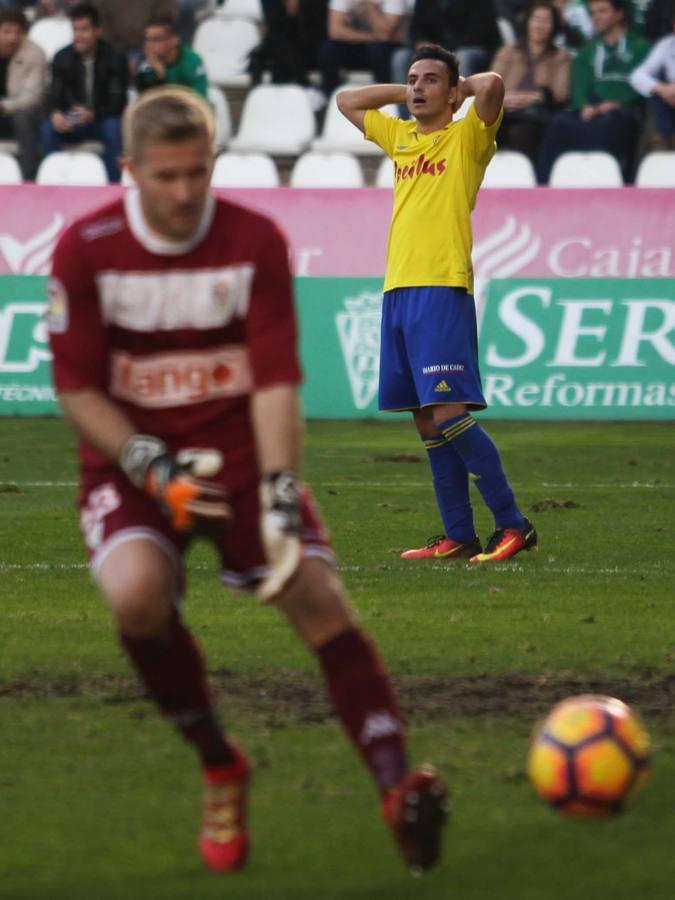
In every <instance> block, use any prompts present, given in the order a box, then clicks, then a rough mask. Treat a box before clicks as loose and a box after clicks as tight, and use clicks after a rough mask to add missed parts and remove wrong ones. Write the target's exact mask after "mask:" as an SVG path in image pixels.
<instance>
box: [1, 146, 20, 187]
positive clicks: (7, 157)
mask: <svg viewBox="0 0 675 900" xmlns="http://www.w3.org/2000/svg"><path fill="white" fill-rule="evenodd" d="M22 180H23V179H22V178H21V169H20V168H19V164H18V162H17V161H16V159H15V158H14V157H13V156H12V154H11V153H0V184H21V182H22Z"/></svg>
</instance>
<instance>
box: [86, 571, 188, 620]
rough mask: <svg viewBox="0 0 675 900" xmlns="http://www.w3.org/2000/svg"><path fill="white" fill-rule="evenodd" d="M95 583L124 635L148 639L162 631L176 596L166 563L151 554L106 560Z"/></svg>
mask: <svg viewBox="0 0 675 900" xmlns="http://www.w3.org/2000/svg"><path fill="white" fill-rule="evenodd" d="M97 580H98V583H99V586H100V588H101V590H102V592H103V595H104V597H105V599H106V601H107V603H108V605H109V607H110V609H111V610H112V613H113V615H114V617H115V620H116V622H117V625H118V627H119V628H120V629H121V630H122V631H123V632H124V633H125V634H129V635H132V636H135V637H149V636H152V635H154V634H158V633H160V632H161V631H162V630H164V628H165V627H166V625H167V623H168V621H169V617H170V614H171V608H172V605H173V604H174V603H175V601H176V599H177V592H178V588H177V584H176V577H175V574H174V572H173V570H172V568H171V566H170V564H169V563H168V560H165V559H164V558H163V557H161V556H156V555H154V554H148V555H145V556H143V555H137V556H135V557H134V556H132V555H129V556H128V557H127V558H126V559H125V560H124V561H121V560H109V561H106V563H105V564H104V565H103V566H102V567H101V570H100V571H99V573H98V579H97Z"/></svg>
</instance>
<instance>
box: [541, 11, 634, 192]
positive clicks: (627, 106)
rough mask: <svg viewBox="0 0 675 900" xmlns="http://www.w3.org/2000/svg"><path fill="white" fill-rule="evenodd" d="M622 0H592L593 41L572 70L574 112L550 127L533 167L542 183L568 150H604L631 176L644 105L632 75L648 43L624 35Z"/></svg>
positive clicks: (566, 113) (558, 118) (625, 177)
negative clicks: (559, 157) (635, 87)
mask: <svg viewBox="0 0 675 900" xmlns="http://www.w3.org/2000/svg"><path fill="white" fill-rule="evenodd" d="M626 8H627V7H626V0H590V9H591V18H592V19H593V27H594V29H595V33H596V37H595V38H593V40H591V41H589V42H588V43H587V44H585V45H584V47H582V49H581V50H580V51H579V54H578V56H577V57H576V59H575V60H574V63H573V66H572V106H573V109H572V110H568V111H565V112H562V113H559V114H558V115H557V116H555V118H554V119H553V120H552V121H551V123H550V125H549V126H548V128H547V130H546V133H545V134H544V139H543V141H542V145H541V150H540V154H539V159H538V163H537V175H538V178H539V181H540V183H542V184H546V183H547V182H548V178H549V175H550V173H551V169H552V167H553V163H554V162H555V160H556V159H557V157H558V156H559V155H560V154H561V153H565V152H567V151H569V150H581V151H586V150H604V151H605V152H607V153H611V154H612V155H613V156H615V157H616V159H617V160H618V162H619V164H620V166H621V171H622V174H623V178H624V181H626V182H630V181H631V180H632V178H633V175H634V168H635V151H636V145H637V140H638V137H639V134H640V128H641V126H642V103H641V99H640V96H639V94H638V93H637V92H636V91H635V90H633V88H632V87H631V85H630V81H629V79H630V74H631V72H632V71H633V69H634V68H635V67H636V66H637V65H639V64H640V63H641V62H642V60H643V59H644V58H645V56H646V55H647V53H648V52H649V47H650V45H649V41H647V40H646V39H645V38H642V37H639V36H637V35H635V34H632V33H631V32H630V31H628V29H627V27H626Z"/></svg>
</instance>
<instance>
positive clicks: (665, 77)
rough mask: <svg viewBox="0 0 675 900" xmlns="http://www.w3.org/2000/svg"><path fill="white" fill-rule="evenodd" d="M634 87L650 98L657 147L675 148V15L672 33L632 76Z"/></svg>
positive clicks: (656, 47)
mask: <svg viewBox="0 0 675 900" xmlns="http://www.w3.org/2000/svg"><path fill="white" fill-rule="evenodd" d="M630 83H631V87H632V88H633V89H634V90H636V91H637V92H638V93H639V94H642V96H643V97H646V98H647V108H648V110H649V114H650V116H651V118H652V121H653V122H654V126H655V128H656V135H655V137H654V140H653V147H654V149H655V150H675V15H674V16H673V33H672V34H669V35H666V37H663V38H661V40H660V41H658V42H657V43H656V44H654V46H653V47H652V49H651V52H650V54H649V56H647V58H646V59H645V61H644V62H643V63H642V64H641V65H639V66H638V67H637V68H636V69H635V70H634V71H633V73H632V75H631V76H630Z"/></svg>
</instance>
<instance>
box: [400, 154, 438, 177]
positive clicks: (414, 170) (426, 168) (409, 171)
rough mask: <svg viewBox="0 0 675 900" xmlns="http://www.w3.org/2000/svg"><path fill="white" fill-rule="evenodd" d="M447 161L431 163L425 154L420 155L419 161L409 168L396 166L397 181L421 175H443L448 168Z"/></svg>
mask: <svg viewBox="0 0 675 900" xmlns="http://www.w3.org/2000/svg"><path fill="white" fill-rule="evenodd" d="M447 162H448V161H447V160H446V159H439V160H437V161H436V162H429V160H428V159H426V158H425V156H424V153H420V155H419V156H418V157H417V159H416V160H415V161H414V162H413V163H411V164H410V165H409V166H399V165H398V163H396V162H395V163H394V164H395V166H396V181H403V180H405V179H406V178H418V177H419V176H420V175H442V174H443V172H445V169H446V166H447Z"/></svg>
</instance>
